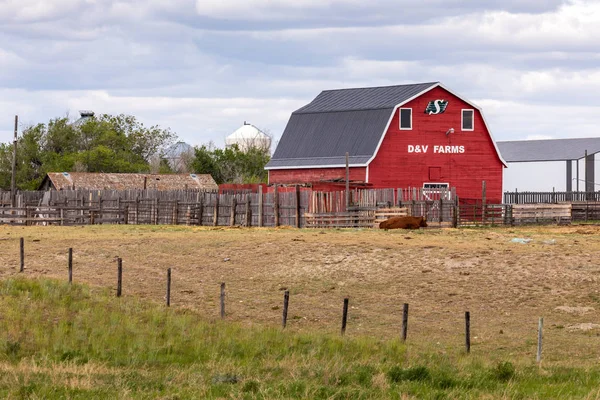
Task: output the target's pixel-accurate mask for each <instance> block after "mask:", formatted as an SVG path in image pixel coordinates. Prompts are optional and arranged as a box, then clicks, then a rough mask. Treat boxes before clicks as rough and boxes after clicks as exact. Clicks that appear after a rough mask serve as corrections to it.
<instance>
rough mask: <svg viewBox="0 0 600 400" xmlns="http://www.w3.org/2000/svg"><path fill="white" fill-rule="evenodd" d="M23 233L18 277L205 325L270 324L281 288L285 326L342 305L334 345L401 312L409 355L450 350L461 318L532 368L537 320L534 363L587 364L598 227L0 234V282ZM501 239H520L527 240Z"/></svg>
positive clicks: (475, 337)
mask: <svg viewBox="0 0 600 400" xmlns="http://www.w3.org/2000/svg"><path fill="white" fill-rule="evenodd" d="M19 237H24V238H25V273H24V276H26V277H45V278H56V279H59V280H66V279H67V250H68V248H69V247H72V248H73V254H74V255H73V260H74V261H73V263H74V267H73V269H74V272H73V277H74V278H73V280H74V282H77V283H85V284H89V285H91V286H92V287H102V288H108V289H110V290H111V291H112V292H113V293H115V291H116V280H117V277H116V271H117V263H116V259H117V257H122V258H123V271H124V272H123V295H124V296H134V297H136V298H139V299H144V300H148V301H150V302H156V303H164V297H165V285H166V270H167V268H169V267H170V268H172V270H173V284H172V290H171V293H172V295H171V304H172V307H176V308H185V309H190V310H193V311H194V312H195V313H198V314H199V315H200V316H201V317H202V318H204V319H207V320H213V319H217V318H218V315H219V285H220V282H225V283H226V312H227V315H226V320H228V321H235V322H239V323H240V324H242V325H247V326H250V325H259V326H267V327H278V326H280V324H281V307H282V302H283V292H284V290H286V289H287V290H289V291H290V294H291V295H290V306H289V317H288V318H289V319H288V327H287V331H290V332H300V333H302V332H322V333H331V334H337V333H338V332H339V329H340V324H341V311H342V303H343V298H344V297H349V298H350V310H349V320H348V328H347V332H346V336H347V337H362V336H369V337H372V338H376V339H383V340H388V339H393V338H397V337H398V336H399V334H400V325H401V320H402V304H403V303H405V302H406V303H409V304H410V315H409V324H408V341H407V346H408V349H409V353H410V352H412V351H414V352H415V353H416V354H418V353H419V352H421V351H433V352H435V353H440V354H459V353H460V352H462V351H463V348H464V344H463V343H464V312H465V311H470V313H471V332H472V338H471V342H472V353H473V354H479V355H486V357H489V358H490V359H491V360H492V361H495V360H502V359H507V360H512V361H514V362H518V363H520V362H522V363H531V362H533V361H534V360H535V351H536V340H537V334H536V331H537V321H538V317H541V316H543V317H544V318H545V330H544V356H543V360H544V361H543V363H544V365H557V366H571V365H577V366H591V365H595V364H597V362H598V360H599V358H600V348H599V347H598V346H597V345H596V342H597V338H596V336H597V334H598V332H600V330H599V329H598V328H600V326H599V325H597V324H600V284H599V282H598V278H599V276H600V262H599V255H600V228H599V227H597V226H585V225H581V226H570V227H522V228H497V229H460V230H457V229H447V230H436V229H427V230H420V231H388V232H384V231H380V230H296V229H287V228H279V229H267V228H251V229H244V228H206V227H182V226H119V225H103V226H85V227H26V228H25V227H8V226H2V227H0V249H1V251H0V265H2V266H3V268H2V270H1V273H2V278H3V279H6V278H9V277H14V276H16V275H18V264H19V251H18V238H19ZM513 238H531V239H533V241H532V242H530V243H528V244H521V243H513V242H511V239H513Z"/></svg>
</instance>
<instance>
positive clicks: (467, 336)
mask: <svg viewBox="0 0 600 400" xmlns="http://www.w3.org/2000/svg"><path fill="white" fill-rule="evenodd" d="M465 349H466V351H467V353H470V352H471V313H470V312H468V311H465Z"/></svg>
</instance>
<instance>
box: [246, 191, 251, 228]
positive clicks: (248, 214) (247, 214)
mask: <svg viewBox="0 0 600 400" xmlns="http://www.w3.org/2000/svg"><path fill="white" fill-rule="evenodd" d="M245 219H246V221H245V225H246V228H247V227H249V226H251V225H252V209H251V208H250V195H249V194H247V195H246V210H245Z"/></svg>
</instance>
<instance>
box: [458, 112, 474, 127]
mask: <svg viewBox="0 0 600 400" xmlns="http://www.w3.org/2000/svg"><path fill="white" fill-rule="evenodd" d="M474 118H475V111H474V110H472V109H469V110H464V109H463V110H462V116H461V127H462V130H463V131H472V130H474V129H475V128H474V126H475V124H474V121H473V119H474Z"/></svg>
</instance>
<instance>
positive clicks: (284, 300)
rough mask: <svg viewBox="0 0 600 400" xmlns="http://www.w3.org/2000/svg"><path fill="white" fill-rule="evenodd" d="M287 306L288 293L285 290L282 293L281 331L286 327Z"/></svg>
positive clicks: (288, 301) (288, 300) (288, 302)
mask: <svg viewBox="0 0 600 400" xmlns="http://www.w3.org/2000/svg"><path fill="white" fill-rule="evenodd" d="M289 304H290V291H289V290H286V291H285V292H284V293H283V319H282V325H283V329H285V327H286V326H287V316H288V306H289Z"/></svg>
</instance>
